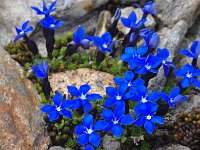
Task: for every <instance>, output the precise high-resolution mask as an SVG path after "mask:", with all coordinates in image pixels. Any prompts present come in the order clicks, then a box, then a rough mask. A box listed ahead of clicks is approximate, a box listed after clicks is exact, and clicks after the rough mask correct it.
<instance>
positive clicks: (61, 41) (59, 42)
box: [55, 32, 73, 48]
mask: <svg viewBox="0 0 200 150" xmlns="http://www.w3.org/2000/svg"><path fill="white" fill-rule="evenodd" d="M72 35H73V33H72V32H66V33H65V34H64V35H63V36H59V37H55V45H56V48H61V47H63V46H66V45H67V43H69V42H70V41H72Z"/></svg>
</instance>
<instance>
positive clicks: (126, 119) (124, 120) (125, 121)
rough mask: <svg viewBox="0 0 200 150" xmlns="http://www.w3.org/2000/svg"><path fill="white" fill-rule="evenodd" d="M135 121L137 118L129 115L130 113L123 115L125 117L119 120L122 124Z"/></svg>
mask: <svg viewBox="0 0 200 150" xmlns="http://www.w3.org/2000/svg"><path fill="white" fill-rule="evenodd" d="M134 121H135V119H134V118H133V116H131V115H129V114H128V115H125V116H123V117H122V118H121V119H120V120H119V122H120V124H122V125H129V124H131V123H133V122H134Z"/></svg>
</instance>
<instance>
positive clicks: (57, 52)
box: [52, 50, 59, 58]
mask: <svg viewBox="0 0 200 150" xmlns="http://www.w3.org/2000/svg"><path fill="white" fill-rule="evenodd" d="M52 56H53V57H55V58H57V57H58V56H59V50H53V52H52Z"/></svg>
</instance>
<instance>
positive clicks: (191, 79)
mask: <svg viewBox="0 0 200 150" xmlns="http://www.w3.org/2000/svg"><path fill="white" fill-rule="evenodd" d="M174 74H175V75H176V76H177V77H181V76H183V77H184V78H183V79H182V80H181V86H182V87H183V88H186V87H189V86H190V84H191V83H192V84H193V85H194V86H195V87H197V88H200V81H198V80H197V79H196V78H197V77H199V76H200V69H195V68H194V67H193V66H192V65H190V64H185V65H184V66H183V69H178V70H176V71H175V72H174Z"/></svg>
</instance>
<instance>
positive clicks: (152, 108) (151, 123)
mask: <svg viewBox="0 0 200 150" xmlns="http://www.w3.org/2000/svg"><path fill="white" fill-rule="evenodd" d="M157 109H158V105H157V104H151V103H150V104H149V105H148V113H146V112H145V114H143V115H141V116H139V117H138V118H137V119H136V121H135V125H136V126H139V127H141V126H143V125H144V128H145V130H146V131H147V132H148V133H149V134H152V132H153V131H154V129H155V123H158V124H164V120H163V118H162V117H160V116H154V114H155V113H156V111H157ZM141 113H142V112H141Z"/></svg>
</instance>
